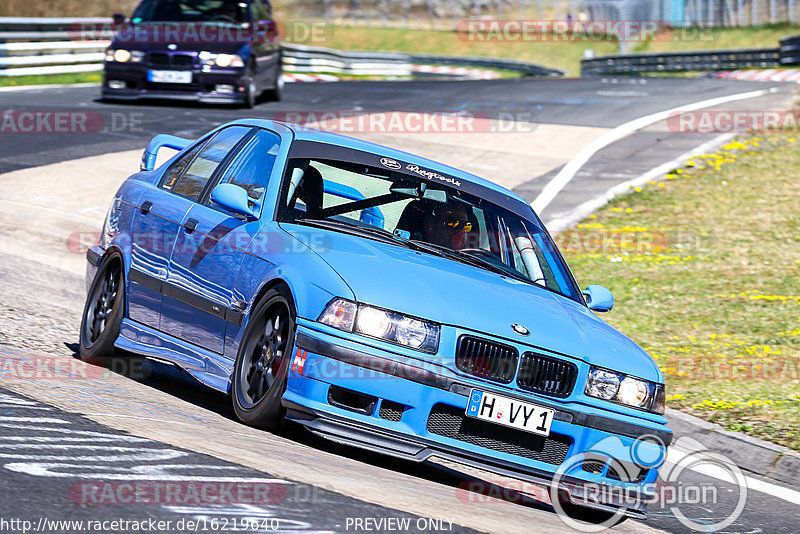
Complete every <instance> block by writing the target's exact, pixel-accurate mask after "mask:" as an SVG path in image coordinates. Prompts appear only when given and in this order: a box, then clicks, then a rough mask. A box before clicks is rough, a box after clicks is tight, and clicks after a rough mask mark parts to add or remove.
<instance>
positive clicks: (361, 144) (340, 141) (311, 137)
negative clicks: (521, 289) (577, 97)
mask: <svg viewBox="0 0 800 534" xmlns="http://www.w3.org/2000/svg"><path fill="white" fill-rule="evenodd" d="M235 122H236V123H239V124H250V125H253V126H262V127H265V128H273V127H274V126H275V125H281V126H285V127H287V128H289V129H290V130H291V131H292V132H293V133H294V136H295V139H297V140H300V141H314V142H316V143H326V144H331V145H336V146H342V147H346V148H352V149H354V150H361V151H364V152H369V153H374V154H380V155H381V156H386V157H389V158H396V159H400V160H403V161H406V162H408V163H413V164H416V165H420V166H421V167H426V168H428V169H432V170H438V171H440V172H442V173H444V174H449V175H450V176H453V177H456V178H458V179H460V180H464V181H467V182H471V183H473V184H475V185H479V186H481V187H485V188H486V189H490V190H492V191H495V192H497V193H501V194H503V195H506V196H508V197H509V198H510V199H513V200H516V201H519V202H521V203H523V204H526V205H528V206H530V204H529V203H528V201H526V200H525V199H524V198H522V197H521V196H519V195H518V194H517V193H514V192H513V191H511V190H510V189H506V188H505V187H503V186H501V185H498V184H496V183H494V182H491V181H489V180H486V179H485V178H481V177H480V176H476V175H474V174H471V173H468V172H466V171H462V170H461V169H457V168H455V167H451V166H449V165H445V164H444V163H441V162H438V161H434V160H430V159H428V158H423V157H422V156H417V155H416V154H410V153H408V152H404V151H402V150H396V149H394V148H390V147H387V146H384V145H379V144H376V143H370V142H368V141H361V140H360V139H355V138H353V137H348V136H346V135H341V134H336V133H332V132H325V131H322V130H315V129H313V128H309V127H308V126H302V125H298V124H289V123H283V122H279V121H271V120H266V119H243V120H238V121H235Z"/></svg>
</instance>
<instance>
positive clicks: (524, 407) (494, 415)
mask: <svg viewBox="0 0 800 534" xmlns="http://www.w3.org/2000/svg"><path fill="white" fill-rule="evenodd" d="M465 413H466V415H467V417H473V418H475V419H482V420H484V421H491V422H492V423H497V424H500V425H504V426H510V427H512V428H518V429H520V430H524V431H526V432H531V433H533V434H540V435H542V436H548V435H549V434H550V425H551V424H552V422H553V415H554V414H555V410H551V409H550V408H545V407H543V406H537V405H536V404H531V403H530V402H524V401H520V400H518V399H511V398H509V397H503V396H502V395H495V394H494V393H486V392H485V391H480V390H477V389H473V390H472V391H470V394H469V404H467V410H466V412H465Z"/></svg>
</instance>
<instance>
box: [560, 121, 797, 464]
mask: <svg viewBox="0 0 800 534" xmlns="http://www.w3.org/2000/svg"><path fill="white" fill-rule="evenodd" d="M796 134H797V132H794V134H773V135H770V136H765V137H752V136H749V137H744V138H742V139H740V140H739V141H736V142H732V143H730V144H729V145H726V147H725V148H724V149H722V150H721V151H720V152H718V153H717V154H714V155H711V157H703V158H701V157H697V158H693V159H692V160H691V161H690V162H689V164H688V165H687V166H686V167H684V168H682V169H677V170H676V171H674V172H672V173H670V174H668V175H667V177H666V178H664V179H663V180H662V181H660V182H657V183H650V184H648V185H647V186H645V187H643V188H641V191H639V192H634V193H631V194H629V195H626V196H624V197H620V198H618V199H617V200H615V201H614V202H612V203H611V204H610V205H609V206H607V207H606V208H604V209H603V210H601V211H600V212H598V213H597V214H596V215H595V216H592V218H590V219H588V220H586V221H584V223H583V224H581V225H579V227H578V228H576V229H573V230H572V231H570V232H566V233H564V234H562V235H560V236H559V237H558V240H559V243H560V244H561V245H562V249H566V250H565V253H566V255H567V259H568V261H569V262H570V265H571V266H572V267H573V270H574V271H575V274H576V276H577V278H578V280H579V281H580V282H581V283H582V284H590V283H597V284H603V285H606V286H608V287H609V288H610V289H611V290H612V291H613V292H614V294H615V296H616V299H617V300H616V305H615V308H614V310H613V311H611V312H610V313H609V314H607V315H606V316H605V317H606V319H607V320H608V321H609V322H610V323H611V324H613V325H614V326H616V327H618V328H619V329H620V330H622V331H623V332H625V333H626V334H628V335H629V336H631V337H632V338H633V339H634V340H635V341H637V342H638V343H639V344H640V345H641V346H642V347H643V348H645V350H647V351H648V352H649V353H650V354H651V355H652V356H653V357H654V358H655V359H656V362H657V363H658V364H659V366H660V367H661V369H662V370H663V371H664V374H665V377H666V381H667V392H668V405H669V406H672V407H673V408H679V409H681V410H685V411H687V412H689V413H692V414H694V415H697V416H699V417H702V418H704V419H707V420H710V421H714V422H719V423H720V424H722V425H723V426H724V427H726V428H728V429H730V430H735V431H740V432H747V433H749V434H752V435H754V436H759V437H763V438H765V439H768V440H771V441H773V442H775V443H779V444H783V445H786V446H789V447H792V448H794V449H796V450H800V210H799V209H798V206H800V192H799V191H800V190H798V188H797V183H796V175H797V168H798V167H800V150H799V149H800V136H798V135H796ZM600 239H603V240H605V243H606V244H607V246H608V247H609V248H607V249H598V248H596V247H595V245H597V243H599V242H600Z"/></svg>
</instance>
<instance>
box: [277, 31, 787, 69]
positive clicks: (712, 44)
mask: <svg viewBox="0 0 800 534" xmlns="http://www.w3.org/2000/svg"><path fill="white" fill-rule="evenodd" d="M798 33H800V26H797V25H794V26H792V25H789V24H776V25H768V26H758V27H753V28H721V29H709V30H686V31H682V30H676V31H667V32H662V33H660V34H659V35H658V38H657V39H656V40H655V41H649V42H642V43H630V45H629V46H630V50H631V51H632V52H656V51H659V52H660V51H671V50H672V51H680V50H701V49H709V50H710V49H731V48H762V47H777V46H778V40H779V39H780V38H781V37H784V36H786V35H793V34H798ZM322 36H323V39H321V40H319V39H318V40H317V41H315V42H309V41H307V40H306V41H303V40H302V39H298V40H297V41H295V40H293V37H295V36H292V35H287V36H286V39H287V40H288V41H292V42H299V43H304V44H310V45H318V46H327V47H330V48H336V49H340V50H380V51H391V52H406V53H418V54H446V55H458V56H482V57H498V58H512V59H518V60H522V61H529V62H532V63H538V64H540V65H544V66H547V67H552V68H556V69H561V70H563V71H565V72H567V73H568V74H569V75H571V76H578V75H579V74H580V60H581V57H582V55H583V51H584V50H586V49H591V50H592V51H593V52H594V54H595V56H596V57H597V56H606V55H612V54H618V53H619V44H618V43H617V42H616V41H592V42H581V41H577V42H496V41H495V42H478V41H466V40H464V38H463V34H461V35H459V34H456V33H454V32H452V31H437V30H413V31H412V30H403V29H396V28H365V27H349V26H333V27H327V28H325V31H324V32H322ZM677 74H678V75H682V74H681V73H677Z"/></svg>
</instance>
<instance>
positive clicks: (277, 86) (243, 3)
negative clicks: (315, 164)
mask: <svg viewBox="0 0 800 534" xmlns="http://www.w3.org/2000/svg"><path fill="white" fill-rule="evenodd" d="M114 20H115V22H116V23H117V24H118V26H117V32H116V34H115V35H114V38H113V39H112V41H111V45H110V46H109V47H108V49H107V50H106V57H105V63H104V69H103V97H104V98H108V99H128V100H135V99H140V98H170V99H180V100H196V101H200V102H210V103H230V104H239V105H243V106H245V107H252V106H253V105H255V103H256V102H257V101H258V100H259V98H261V97H266V98H269V99H271V100H279V99H280V95H281V90H282V87H283V86H282V81H281V52H280V35H279V32H278V28H277V25H276V23H275V21H274V20H273V18H272V6H271V5H270V3H269V1H268V0H143V1H142V2H141V3H140V4H139V6H138V7H137V8H136V9H135V10H134V12H133V15H132V16H131V18H130V20H129V21H127V22H126V21H125V17H124V16H123V15H115V16H114Z"/></svg>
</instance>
